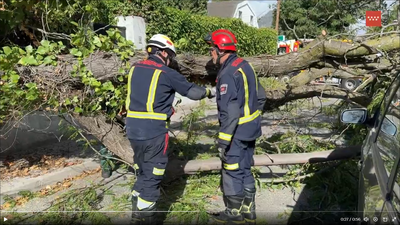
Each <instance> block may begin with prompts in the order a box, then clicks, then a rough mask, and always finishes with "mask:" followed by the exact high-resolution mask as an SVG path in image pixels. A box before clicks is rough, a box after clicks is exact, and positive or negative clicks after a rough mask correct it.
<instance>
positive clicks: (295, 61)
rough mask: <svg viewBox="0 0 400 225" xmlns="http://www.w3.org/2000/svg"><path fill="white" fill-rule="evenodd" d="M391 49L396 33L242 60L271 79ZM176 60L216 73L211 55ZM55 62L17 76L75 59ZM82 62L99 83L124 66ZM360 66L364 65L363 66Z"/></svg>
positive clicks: (184, 68)
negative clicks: (325, 61) (326, 60)
mask: <svg viewBox="0 0 400 225" xmlns="http://www.w3.org/2000/svg"><path fill="white" fill-rule="evenodd" d="M393 50H400V35H399V34H395V35H391V36H385V37H382V38H380V39H373V40H368V41H365V42H363V43H359V44H358V43H357V44H350V43H344V42H341V41H334V40H326V39H325V37H323V36H321V37H319V38H316V39H315V40H314V41H312V42H311V43H310V44H308V45H307V46H306V47H305V48H303V49H301V50H300V51H298V52H293V53H290V54H285V55H259V56H254V57H244V59H246V60H248V61H249V62H251V63H252V64H253V66H254V69H255V70H256V71H257V73H258V76H262V77H270V76H279V75H283V74H288V73H290V72H292V71H297V70H301V69H305V68H308V67H309V66H310V65H312V64H314V63H318V62H320V61H321V60H322V59H323V58H324V57H332V58H335V59H337V60H339V59H344V58H346V59H347V60H351V59H354V58H360V57H363V56H367V55H371V54H377V53H379V52H380V51H384V52H390V51H393ZM145 57H146V54H145V53H143V52H137V53H136V55H135V56H134V57H131V58H130V60H129V63H130V64H131V65H133V64H134V63H136V62H138V61H140V60H143V59H144V58H145ZM177 58H178V61H179V63H180V69H181V73H182V74H183V75H185V76H187V77H202V76H210V75H211V76H215V75H216V73H217V71H216V70H215V68H214V66H213V65H212V63H211V62H210V56H203V55H193V54H181V55H178V57H177ZM342 61H344V60H342ZM58 62H59V63H58V65H57V66H56V67H54V66H43V65H41V66H37V67H30V68H29V70H26V67H19V68H18V70H19V72H20V73H24V72H25V73H28V72H29V74H30V75H40V76H42V77H51V78H54V77H57V76H55V75H62V74H69V73H70V72H71V71H72V67H73V65H75V64H76V63H77V60H76V59H75V57H73V56H72V55H60V56H58ZM84 62H85V65H86V66H87V67H88V69H90V70H91V71H92V73H93V76H94V77H96V78H97V79H98V80H102V81H104V80H110V79H114V78H115V77H116V75H118V74H120V73H119V69H120V68H121V67H122V65H123V62H122V61H121V60H120V59H119V58H118V57H117V56H115V55H113V54H109V53H104V52H96V53H94V54H92V55H91V56H90V57H88V58H86V59H85V61H84ZM359 64H360V65H363V64H362V63H359ZM363 67H368V64H365V65H363Z"/></svg>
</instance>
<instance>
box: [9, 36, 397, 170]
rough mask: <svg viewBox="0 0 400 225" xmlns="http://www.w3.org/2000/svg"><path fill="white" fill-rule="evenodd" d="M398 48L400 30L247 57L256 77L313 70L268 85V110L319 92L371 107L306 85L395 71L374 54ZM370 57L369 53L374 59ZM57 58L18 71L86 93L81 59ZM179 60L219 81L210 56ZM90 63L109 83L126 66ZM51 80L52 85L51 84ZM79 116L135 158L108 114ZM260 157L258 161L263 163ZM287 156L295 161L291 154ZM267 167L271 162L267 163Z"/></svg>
mask: <svg viewBox="0 0 400 225" xmlns="http://www.w3.org/2000/svg"><path fill="white" fill-rule="evenodd" d="M393 50H400V35H399V34H396V35H391V36H385V37H382V38H379V39H375V40H368V41H365V42H363V43H356V44H349V43H344V42H340V41H334V40H326V39H325V37H323V36H321V37H318V38H316V39H315V40H314V41H312V42H311V43H310V44H308V45H307V46H306V47H305V48H303V49H301V50H300V51H299V52H294V53H290V54H286V55H280V56H271V55H260V56H255V57H245V59H246V60H248V61H249V62H251V63H252V64H253V66H254V68H255V70H256V72H257V75H258V76H260V77H269V76H279V75H283V74H288V73H291V72H293V71H298V70H301V69H306V68H311V69H310V70H309V71H306V72H304V73H301V74H300V75H298V76H295V77H294V78H293V79H292V80H291V81H290V82H289V84H288V85H287V87H286V88H285V89H283V90H268V89H267V90H266V95H267V104H265V107H264V108H265V109H266V110H272V109H274V108H277V107H279V106H281V105H284V104H285V103H287V102H289V101H293V100H296V99H302V98H309V97H314V96H321V97H330V98H340V99H344V100H346V101H351V102H355V103H357V104H359V105H362V106H367V105H368V104H369V102H370V101H371V99H370V98H369V97H367V96H364V95H362V94H360V93H357V92H351V93H350V92H348V91H345V90H343V89H340V88H337V87H333V86H306V85H305V84H307V83H309V82H310V81H312V80H314V79H316V78H318V77H320V76H323V75H325V74H326V73H327V72H329V71H331V69H332V70H333V75H335V76H339V77H343V78H344V77H346V78H347V77H354V76H364V75H367V74H368V76H369V73H372V72H376V71H378V70H379V71H382V70H388V71H390V70H392V69H393V65H392V63H390V62H389V61H384V63H381V62H380V61H379V60H381V59H376V58H375V57H374V56H371V54H377V53H379V52H380V51H383V52H390V51H393ZM366 56H368V57H369V59H368V57H366ZM371 57H372V60H371ZM144 58H145V54H143V53H137V54H136V55H135V57H132V58H131V59H130V60H129V62H130V64H131V65H132V64H134V63H136V62H138V61H140V60H143V59H144ZM58 60H59V63H58V65H57V66H56V67H53V66H37V67H29V68H28V67H18V68H17V69H18V71H19V73H20V75H21V77H22V78H24V77H26V78H27V77H29V78H30V79H34V80H36V81H41V84H42V85H43V86H44V88H46V87H48V88H55V87H57V89H58V90H68V89H71V88H72V89H73V90H76V91H77V92H81V93H82V92H83V90H81V88H82V85H81V83H80V81H79V80H78V79H75V78H73V77H71V75H70V72H71V70H72V66H73V65H74V64H76V59H75V58H74V57H72V56H71V55H62V56H58ZM178 60H179V62H180V69H181V72H182V74H183V75H185V76H187V77H190V78H192V80H193V79H197V80H198V81H199V80H201V79H202V78H203V79H204V80H206V81H207V82H212V81H214V80H215V75H216V72H217V71H216V70H215V67H214V66H213V65H212V64H211V63H210V57H209V56H199V55H191V54H181V55H179V56H178ZM344 64H345V65H344ZM85 65H86V66H87V67H88V69H89V70H91V72H92V73H93V75H94V76H95V77H96V78H98V79H99V80H101V81H106V80H116V76H117V75H118V74H120V73H119V72H118V71H119V68H121V67H122V65H123V62H121V60H119V58H118V57H116V56H115V55H112V54H107V53H104V52H97V53H95V54H93V55H92V56H90V57H89V58H87V59H85ZM49 83H51V84H50V85H49ZM119 85H120V84H119ZM64 92H65V91H64ZM66 93H68V92H66ZM61 94H62V92H60V95H61ZM75 120H76V122H78V123H79V124H81V126H83V127H85V128H86V130H87V131H88V133H90V134H92V135H94V136H95V137H96V138H97V139H99V140H100V141H101V142H102V143H103V144H104V145H105V146H106V147H107V148H108V149H109V150H110V151H112V152H113V153H114V154H115V155H117V156H118V157H120V158H121V159H123V160H125V161H127V162H129V163H132V162H133V151H132V149H131V146H130V143H129V141H128V139H127V138H126V137H124V135H123V132H122V128H121V126H118V125H117V123H114V122H112V123H108V122H107V121H106V118H105V116H104V115H97V116H95V117H82V116H79V115H75ZM282 156H283V155H282ZM259 157H261V156H257V160H259V159H258V158H259ZM280 157H281V156H278V159H279V158H280ZM285 157H287V156H285ZM299 157H300V156H299ZM299 159H300V158H299ZM257 160H256V162H258V161H257ZM287 160H288V161H290V158H287ZM278 161H279V160H278ZM206 162H210V163H211V164H207V163H206V164H204V166H209V168H211V169H212V168H216V167H215V165H216V164H215V163H216V161H215V159H214V161H213V160H210V161H206ZM260 162H262V161H260ZM301 162H304V160H303V161H301V160H300V161H299V163H301ZM265 163H267V162H265ZM282 163H284V162H282ZM171 164H174V163H171ZM256 164H257V163H256ZM176 165H182V163H178V162H177V163H176ZM184 165H185V167H184V168H185V169H184V171H193V170H194V169H193V168H195V167H196V166H192V165H197V164H193V162H185V163H184ZM210 165H212V166H210ZM265 165H269V164H268V163H267V164H265ZM196 168H197V167H196ZM201 168H206V167H201ZM201 168H200V169H201ZM196 170H197V169H196ZM203 170H204V169H203Z"/></svg>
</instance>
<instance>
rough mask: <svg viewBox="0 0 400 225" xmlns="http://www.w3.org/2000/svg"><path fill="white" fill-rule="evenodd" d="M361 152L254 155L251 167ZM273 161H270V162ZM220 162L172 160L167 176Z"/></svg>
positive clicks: (217, 167)
mask: <svg viewBox="0 0 400 225" xmlns="http://www.w3.org/2000/svg"><path fill="white" fill-rule="evenodd" d="M360 151H361V146H349V147H338V148H337V149H335V150H330V151H322V152H310V153H289V154H270V155H268V156H267V155H255V156H254V165H253V166H276V165H294V164H304V163H319V162H328V161H334V160H343V159H350V158H353V157H356V156H357V155H358V154H359V153H360ZM271 159H272V160H273V161H272V160H271ZM220 169H221V160H220V159H219V158H216V157H215V158H210V159H205V160H189V161H182V160H177V159H176V160H173V161H171V162H169V163H168V166H167V176H168V177H170V178H171V179H174V178H175V177H178V176H181V175H183V174H194V173H197V172H200V171H210V170H220Z"/></svg>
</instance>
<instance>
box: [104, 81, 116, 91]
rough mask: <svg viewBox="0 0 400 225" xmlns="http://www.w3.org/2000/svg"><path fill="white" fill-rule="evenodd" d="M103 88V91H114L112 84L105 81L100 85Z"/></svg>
mask: <svg viewBox="0 0 400 225" xmlns="http://www.w3.org/2000/svg"><path fill="white" fill-rule="evenodd" d="M101 88H102V89H103V90H105V91H114V85H113V84H112V83H111V82H109V81H107V82H106V83H104V84H103V86H102V87H101Z"/></svg>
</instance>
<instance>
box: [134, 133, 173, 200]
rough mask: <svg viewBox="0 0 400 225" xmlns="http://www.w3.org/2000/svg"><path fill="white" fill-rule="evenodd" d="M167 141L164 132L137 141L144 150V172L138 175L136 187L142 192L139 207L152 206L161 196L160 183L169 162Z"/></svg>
mask: <svg viewBox="0 0 400 225" xmlns="http://www.w3.org/2000/svg"><path fill="white" fill-rule="evenodd" d="M167 141H168V137H167V134H162V135H159V136H158V137H155V138H153V139H150V140H146V141H140V142H137V143H139V144H140V147H141V148H142V150H143V152H144V154H143V162H142V163H141V165H140V167H141V171H142V174H141V175H140V176H139V177H138V179H137V181H136V183H135V189H134V190H136V191H138V192H139V193H140V196H139V197H140V199H139V201H138V204H140V206H139V205H138V207H139V208H142V207H145V206H150V205H151V203H152V202H157V200H158V198H159V197H160V188H159V185H160V183H161V181H162V179H163V175H164V173H165V168H166V166H167V163H168V154H167V152H166V146H167ZM141 200H143V201H141Z"/></svg>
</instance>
